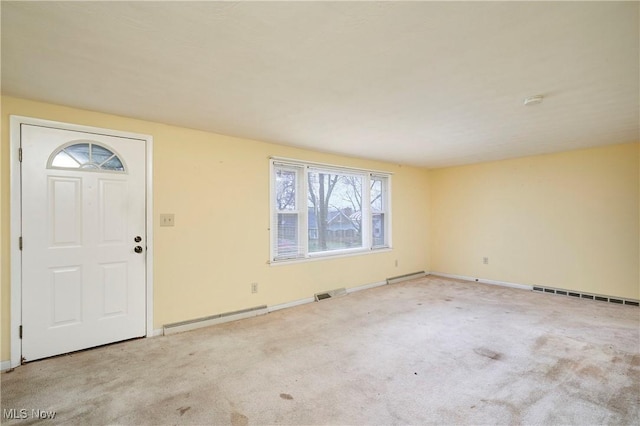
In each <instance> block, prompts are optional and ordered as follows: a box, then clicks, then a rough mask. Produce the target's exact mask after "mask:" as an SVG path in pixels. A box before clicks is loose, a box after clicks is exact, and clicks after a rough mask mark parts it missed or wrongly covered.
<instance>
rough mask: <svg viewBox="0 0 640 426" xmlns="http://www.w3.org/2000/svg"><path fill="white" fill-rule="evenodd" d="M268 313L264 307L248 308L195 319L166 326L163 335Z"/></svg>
mask: <svg viewBox="0 0 640 426" xmlns="http://www.w3.org/2000/svg"><path fill="white" fill-rule="evenodd" d="M267 312H268V310H267V307H266V306H259V307H256V308H250V309H246V310H242V311H238V312H230V313H225V314H221V315H215V316H213V317H208V318H202V319H195V320H192V321H184V322H179V323H175V324H167V325H165V326H164V328H163V334H164V335H165V336H168V335H171V334H176V333H182V332H184V331H190V330H195V329H198V328H203V327H208V326H210V325H216V324H222V323H225V322H231V321H237V320H241V319H247V318H252V317H257V316H258V315H264V314H266V313H267Z"/></svg>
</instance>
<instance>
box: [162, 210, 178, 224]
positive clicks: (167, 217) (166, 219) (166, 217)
mask: <svg viewBox="0 0 640 426" xmlns="http://www.w3.org/2000/svg"><path fill="white" fill-rule="evenodd" d="M175 223H176V220H175V215H174V214H173V213H163V214H161V215H160V226H175Z"/></svg>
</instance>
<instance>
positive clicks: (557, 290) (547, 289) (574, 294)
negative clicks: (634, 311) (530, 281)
mask: <svg viewBox="0 0 640 426" xmlns="http://www.w3.org/2000/svg"><path fill="white" fill-rule="evenodd" d="M533 291H537V292H539V293H551V294H557V295H559V296H567V297H575V298H576V299H587V300H597V301H598V302H609V303H615V304H616V305H627V306H640V303H639V302H638V301H637V300H633V299H625V298H621V297H614V296H603V295H600V294H591V293H582V292H578V291H571V290H563V289H560V288H553V287H540V286H533Z"/></svg>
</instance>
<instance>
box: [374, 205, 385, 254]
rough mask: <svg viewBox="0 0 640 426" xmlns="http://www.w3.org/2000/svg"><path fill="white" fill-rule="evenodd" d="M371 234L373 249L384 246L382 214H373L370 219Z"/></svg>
mask: <svg viewBox="0 0 640 426" xmlns="http://www.w3.org/2000/svg"><path fill="white" fill-rule="evenodd" d="M371 222H372V224H371V232H372V234H373V235H372V236H373V241H372V245H373V247H380V246H384V245H386V243H385V236H384V225H385V224H384V213H373V215H372V217H371Z"/></svg>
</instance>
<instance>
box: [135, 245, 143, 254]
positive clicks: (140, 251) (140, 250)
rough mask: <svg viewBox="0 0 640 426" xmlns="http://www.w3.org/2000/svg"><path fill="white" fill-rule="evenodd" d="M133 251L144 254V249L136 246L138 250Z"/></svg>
mask: <svg viewBox="0 0 640 426" xmlns="http://www.w3.org/2000/svg"><path fill="white" fill-rule="evenodd" d="M133 251H135V252H136V253H142V247H140V246H136V248H134V249H133Z"/></svg>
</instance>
